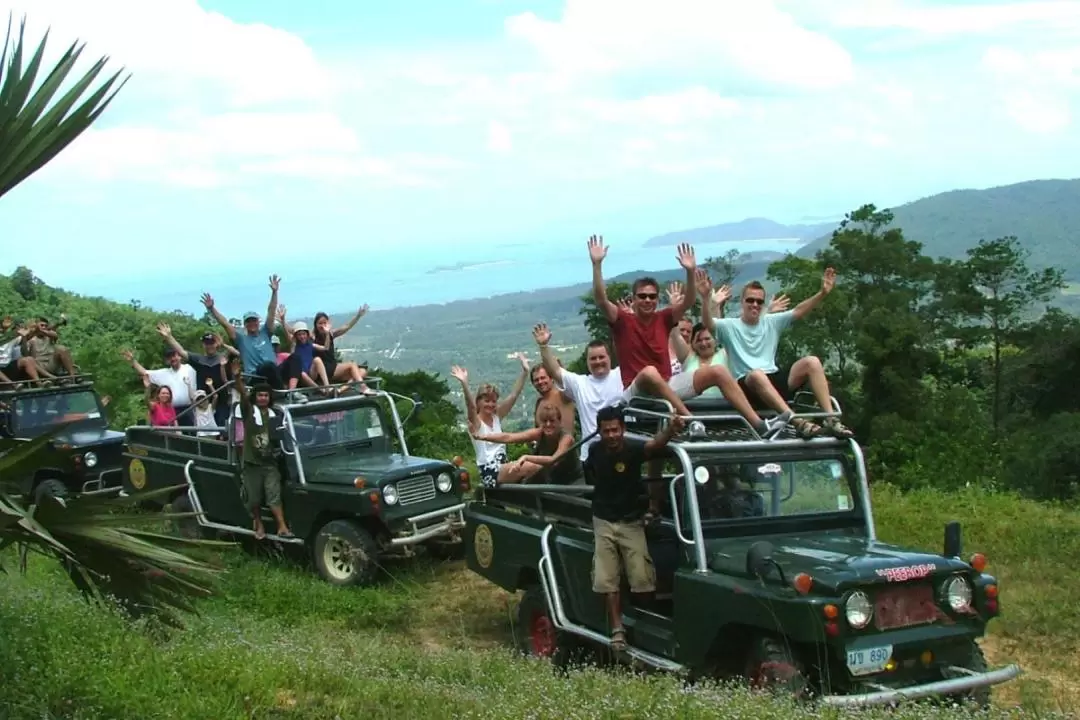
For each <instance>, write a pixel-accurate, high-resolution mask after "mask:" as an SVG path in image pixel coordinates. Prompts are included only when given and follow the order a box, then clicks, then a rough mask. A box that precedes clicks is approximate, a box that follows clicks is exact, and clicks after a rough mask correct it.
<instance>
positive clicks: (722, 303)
mask: <svg viewBox="0 0 1080 720" xmlns="http://www.w3.org/2000/svg"><path fill="white" fill-rule="evenodd" d="M709 299H710V303H711V304H710V305H709V311H710V312H711V313H712V315H711V317H710V318H709V319H710V320H712V321H714V323H713V324H714V325H715V320H716V318H723V317H725V315H726V314H727V304H728V301H729V300H731V286H730V285H721V286H720V287H718V288H717V289H715V290H713V291H712V295H711V296H710V298H709ZM711 331H712V329H711V328H710V332H711Z"/></svg>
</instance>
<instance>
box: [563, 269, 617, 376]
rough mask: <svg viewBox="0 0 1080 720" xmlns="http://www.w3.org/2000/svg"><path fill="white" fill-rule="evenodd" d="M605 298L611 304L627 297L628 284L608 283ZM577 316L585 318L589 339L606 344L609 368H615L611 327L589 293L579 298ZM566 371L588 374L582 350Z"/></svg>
mask: <svg viewBox="0 0 1080 720" xmlns="http://www.w3.org/2000/svg"><path fill="white" fill-rule="evenodd" d="M607 296H608V300H610V301H611V302H619V301H620V300H622V299H623V298H626V297H629V296H630V283H624V282H609V283H608V284H607ZM578 314H579V315H583V316H584V317H585V329H586V330H588V331H589V339H590V340H603V341H604V342H606V343H607V344H608V348H610V350H611V366H612V367H616V366H617V365H618V364H619V359H618V358H617V357H616V356H615V346H614V345H613V344H612V342H611V325H609V324H608V321H607V318H606V317H604V313H602V312H601V311H600V308H598V307H596V298H594V297H593V295H592V293H591V292H588V293H585V294H584V295H582V296H581V309H580V310H578ZM567 370H569V371H570V372H576V373H580V374H582V375H584V374H587V373H588V367H587V366H586V364H585V351H584V350H583V351H582V352H581V355H580V356H579V357H578V358H577V360H574V361H573V362H572V363H570V365H569V366H567Z"/></svg>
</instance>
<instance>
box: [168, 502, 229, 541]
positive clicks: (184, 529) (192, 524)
mask: <svg viewBox="0 0 1080 720" xmlns="http://www.w3.org/2000/svg"><path fill="white" fill-rule="evenodd" d="M162 510H164V512H165V513H166V514H178V515H186V514H187V513H193V512H195V508H193V507H192V506H191V498H190V497H188V494H187V493H186V492H182V493H180V494H179V495H177V496H176V498H175V499H174V500H173V501H172V502H171V503H168V504H167V505H165V506H164V507H163V508H162ZM170 524H171V525H172V528H173V532H175V533H176V534H177V535H179V536H180V537H182V538H187V539H189V540H198V539H204V540H213V539H214V538H216V537H217V533H216V532H214V531H213V530H211V529H210V528H205V527H203V526H202V525H200V524H199V521H198V519H197V518H194V517H187V518H177V519H174V520H172V521H171V522H170Z"/></svg>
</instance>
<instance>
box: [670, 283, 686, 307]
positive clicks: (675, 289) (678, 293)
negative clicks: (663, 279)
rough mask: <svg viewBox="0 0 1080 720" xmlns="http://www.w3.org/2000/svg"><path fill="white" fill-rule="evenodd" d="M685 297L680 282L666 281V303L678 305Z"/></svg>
mask: <svg viewBox="0 0 1080 720" xmlns="http://www.w3.org/2000/svg"><path fill="white" fill-rule="evenodd" d="M685 297H686V293H685V292H683V284H682V283H681V282H673V283H668V286H667V301H668V305H678V304H680V303H681V302H682V301H683V298H685Z"/></svg>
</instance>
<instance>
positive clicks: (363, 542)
mask: <svg viewBox="0 0 1080 720" xmlns="http://www.w3.org/2000/svg"><path fill="white" fill-rule="evenodd" d="M311 556H312V562H314V564H315V569H316V570H317V571H318V573H319V575H321V576H322V578H323V579H324V580H326V582H328V583H330V584H331V585H371V584H372V583H373V582H375V578H376V576H377V572H378V567H379V548H378V546H377V545H376V544H375V539H374V538H373V537H372V536H371V533H369V532H368V531H367V530H366V529H365V528H364V527H363V526H362V525H360V523H358V522H356V521H355V520H331V521H330V522H328V523H326V524H325V525H323V526H322V527H321V528H320V529H319V532H317V533H316V534H315V541H314V542H313V543H312V548H311Z"/></svg>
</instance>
